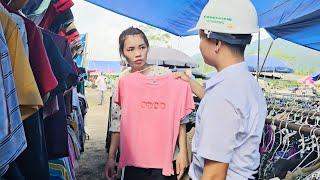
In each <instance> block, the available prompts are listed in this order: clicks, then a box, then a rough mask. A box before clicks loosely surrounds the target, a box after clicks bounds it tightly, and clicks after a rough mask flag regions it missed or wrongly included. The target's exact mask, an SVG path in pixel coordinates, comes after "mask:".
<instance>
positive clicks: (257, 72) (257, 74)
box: [256, 29, 261, 80]
mask: <svg viewBox="0 0 320 180" xmlns="http://www.w3.org/2000/svg"><path fill="white" fill-rule="evenodd" d="M260 40H261V39H260V29H259V32H258V61H257V70H256V76H257V80H258V79H259V61H260Z"/></svg>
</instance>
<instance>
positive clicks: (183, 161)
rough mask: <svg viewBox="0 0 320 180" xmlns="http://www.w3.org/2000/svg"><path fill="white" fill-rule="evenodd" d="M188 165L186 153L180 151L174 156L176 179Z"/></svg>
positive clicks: (179, 177)
mask: <svg viewBox="0 0 320 180" xmlns="http://www.w3.org/2000/svg"><path fill="white" fill-rule="evenodd" d="M188 165H189V162H188V153H187V152H181V151H180V152H179V154H178V156H177V158H176V174H177V179H178V180H179V179H181V178H182V176H183V174H184V173H185V170H186V169H187V167H188Z"/></svg>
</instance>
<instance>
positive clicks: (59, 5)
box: [39, 0, 74, 29]
mask: <svg viewBox="0 0 320 180" xmlns="http://www.w3.org/2000/svg"><path fill="white" fill-rule="evenodd" d="M73 5H74V3H73V2H72V0H59V1H57V2H56V3H54V4H51V5H50V6H49V8H48V9H47V11H46V14H45V15H44V17H43V19H42V21H41V23H40V24H39V26H40V27H42V28H44V29H48V28H49V27H50V26H51V24H52V23H53V21H54V19H55V17H56V16H57V15H58V14H59V13H61V12H64V11H66V10H68V9H70V8H71V7H72V6H73Z"/></svg>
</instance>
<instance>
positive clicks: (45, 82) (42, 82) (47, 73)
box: [25, 19, 58, 96]
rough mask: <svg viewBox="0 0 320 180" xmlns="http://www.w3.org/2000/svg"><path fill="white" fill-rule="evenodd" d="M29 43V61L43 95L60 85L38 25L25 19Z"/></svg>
mask: <svg viewBox="0 0 320 180" xmlns="http://www.w3.org/2000/svg"><path fill="white" fill-rule="evenodd" d="M25 26H26V29H27V36H28V45H29V61H30V65H31V68H32V71H33V74H34V76H35V79H36V82H37V85H38V88H39V91H40V94H41V96H43V95H45V94H47V93H49V92H50V91H52V90H53V89H54V88H55V87H57V85H58V81H57V79H56V77H55V76H54V74H53V72H52V69H51V65H50V62H49V59H48V56H47V52H46V50H45V48H44V44H43V41H42V38H41V36H40V32H39V30H38V28H37V27H36V25H35V24H34V23H33V22H32V21H30V20H28V19H25Z"/></svg>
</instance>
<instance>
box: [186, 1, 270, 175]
mask: <svg viewBox="0 0 320 180" xmlns="http://www.w3.org/2000/svg"><path fill="white" fill-rule="evenodd" d="M257 24H258V22H257V13H256V10H255V8H254V6H253V5H252V3H251V2H250V0H209V2H208V4H207V5H206V6H205V8H204V9H203V11H202V13H201V16H200V19H199V21H198V23H197V27H196V28H197V29H198V30H199V34H200V38H201V40H200V50H201V54H202V56H203V58H204V61H205V63H206V64H208V65H211V66H213V67H215V68H216V69H217V71H218V73H217V74H216V75H215V76H214V77H212V78H211V79H210V80H208V82H207V83H206V87H205V88H206V90H205V95H204V97H203V99H202V101H201V104H200V106H199V109H198V112H197V119H196V132H195V135H194V137H193V142H192V152H193V159H192V163H191V166H190V170H189V175H190V177H191V178H192V179H193V180H200V179H202V180H206V179H210V180H213V179H214V180H215V179H227V180H248V179H253V174H255V173H256V170H257V168H258V166H259V162H260V154H259V144H260V141H261V136H262V131H263V127H264V122H265V118H266V115H267V105H266V101H265V97H264V95H263V93H262V90H261V88H260V87H259V85H258V83H257V80H256V79H255V78H254V77H253V76H252V75H251V74H250V72H249V71H248V68H247V66H246V64H245V62H244V50H245V47H246V45H248V44H250V42H251V38H252V36H251V34H252V33H254V32H257V31H258V30H259V28H258V25H257ZM181 78H183V79H186V77H182V76H181Z"/></svg>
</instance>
